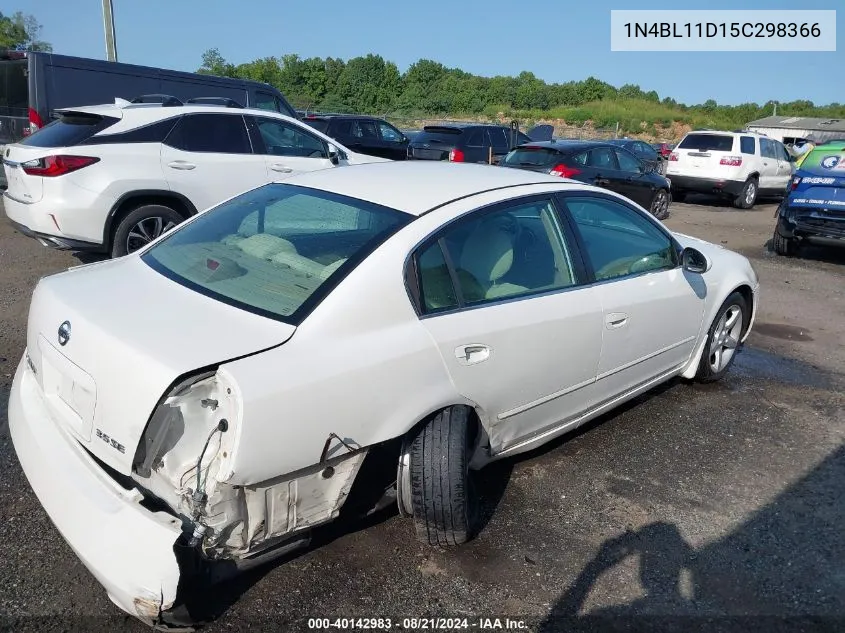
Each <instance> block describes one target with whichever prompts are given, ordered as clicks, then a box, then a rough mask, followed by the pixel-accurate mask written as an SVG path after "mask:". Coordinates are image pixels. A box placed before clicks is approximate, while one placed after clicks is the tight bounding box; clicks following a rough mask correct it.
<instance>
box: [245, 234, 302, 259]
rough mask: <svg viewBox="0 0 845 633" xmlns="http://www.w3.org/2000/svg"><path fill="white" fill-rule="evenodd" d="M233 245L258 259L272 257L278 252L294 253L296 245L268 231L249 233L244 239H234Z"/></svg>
mask: <svg viewBox="0 0 845 633" xmlns="http://www.w3.org/2000/svg"><path fill="white" fill-rule="evenodd" d="M233 246H236V247H237V248H239V249H241V250H242V251H243V252H244V253H246V254H247V255H252V256H253V257H257V258H258V259H272V258H273V257H274V256H275V255H278V254H279V253H291V254H293V255H296V247H295V246H294V245H293V244H292V243H291V242H289V241H288V240H286V239H283V238H281V237H277V236H275V235H270V234H269V233H256V234H255V235H250V236H249V237H247V238H245V239H242V240H239V241H235V243H234V244H233Z"/></svg>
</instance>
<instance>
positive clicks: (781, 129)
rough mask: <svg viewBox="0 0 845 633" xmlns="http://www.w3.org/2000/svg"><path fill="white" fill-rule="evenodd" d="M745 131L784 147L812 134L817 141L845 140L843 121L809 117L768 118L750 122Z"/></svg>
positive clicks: (844, 124)
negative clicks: (762, 135)
mask: <svg viewBox="0 0 845 633" xmlns="http://www.w3.org/2000/svg"><path fill="white" fill-rule="evenodd" d="M745 127H746V129H747V130H750V131H752V132H759V133H760V134H765V135H766V136H768V137H771V138H774V139H777V140H779V141H781V142H782V143H784V144H785V145H792V143H794V142H795V141H796V140H798V139H802V138H806V137H807V135H808V134H812V135H813V136H814V137H815V138H816V140H818V141H830V140H833V139H845V119H813V118H809V117H797V116H796V117H789V116H768V117H766V118H765V119H759V120H757V121H752V122H751V123H749V124H748V125H746V126H745Z"/></svg>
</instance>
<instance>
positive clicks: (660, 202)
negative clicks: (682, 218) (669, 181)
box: [648, 189, 670, 220]
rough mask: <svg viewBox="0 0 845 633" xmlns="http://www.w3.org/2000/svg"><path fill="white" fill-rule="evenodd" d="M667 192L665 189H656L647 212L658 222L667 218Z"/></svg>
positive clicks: (668, 199) (668, 200)
mask: <svg viewBox="0 0 845 633" xmlns="http://www.w3.org/2000/svg"><path fill="white" fill-rule="evenodd" d="M669 202H670V198H669V192H668V191H666V189H658V190H657V191H655V192H654V197H653V198H652V199H651V204H650V205H649V208H648V210H649V211H650V212H651V214H652V215H653V216H654V217H656V218H657V219H658V220H665V219H666V218H668V217H669Z"/></svg>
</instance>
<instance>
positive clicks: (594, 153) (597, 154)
mask: <svg viewBox="0 0 845 633" xmlns="http://www.w3.org/2000/svg"><path fill="white" fill-rule="evenodd" d="M587 165H588V166H590V167H594V168H596V169H613V170H616V169H619V165H618V164H617V162H616V153H615V152H614V151H613V149H611V148H610V147H597V148H595V149H591V150H590V153H589V154H588V158H587Z"/></svg>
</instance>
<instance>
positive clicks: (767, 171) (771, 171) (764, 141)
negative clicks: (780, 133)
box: [760, 138, 786, 192]
mask: <svg viewBox="0 0 845 633" xmlns="http://www.w3.org/2000/svg"><path fill="white" fill-rule="evenodd" d="M760 155H761V160H762V162H761V167H760V189H761V190H762V191H766V192H768V191H773V190H775V189H781V188H785V187H786V183H784V184H783V187H779V186H778V155H777V153H776V148H775V144H774V141H772V140H771V139H768V138H761V139H760Z"/></svg>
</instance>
